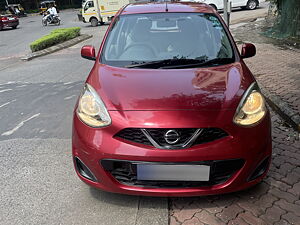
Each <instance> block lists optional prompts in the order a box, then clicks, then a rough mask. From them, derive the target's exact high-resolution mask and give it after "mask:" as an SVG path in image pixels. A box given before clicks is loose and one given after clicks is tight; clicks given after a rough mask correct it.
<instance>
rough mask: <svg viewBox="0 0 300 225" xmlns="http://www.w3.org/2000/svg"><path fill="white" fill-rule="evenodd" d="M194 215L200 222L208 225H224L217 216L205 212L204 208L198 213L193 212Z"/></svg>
mask: <svg viewBox="0 0 300 225" xmlns="http://www.w3.org/2000/svg"><path fill="white" fill-rule="evenodd" d="M195 217H197V218H198V219H199V220H200V221H201V222H202V223H205V224H209V225H223V224H224V225H225V223H223V222H222V220H220V219H219V218H217V217H215V216H214V214H210V213H208V212H206V211H205V210H202V211H201V212H199V213H196V214H195Z"/></svg>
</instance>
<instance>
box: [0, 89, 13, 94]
mask: <svg viewBox="0 0 300 225" xmlns="http://www.w3.org/2000/svg"><path fill="white" fill-rule="evenodd" d="M6 91H12V89H3V90H0V93H3V92H6Z"/></svg>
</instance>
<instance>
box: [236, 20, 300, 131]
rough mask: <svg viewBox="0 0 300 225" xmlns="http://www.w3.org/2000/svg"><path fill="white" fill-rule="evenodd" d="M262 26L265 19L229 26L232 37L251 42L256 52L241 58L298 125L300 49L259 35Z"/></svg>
mask: <svg viewBox="0 0 300 225" xmlns="http://www.w3.org/2000/svg"><path fill="white" fill-rule="evenodd" d="M265 26H266V24H265V21H258V22H252V23H248V24H246V25H243V26H240V27H236V28H234V27H233V28H232V30H231V31H232V33H233V35H234V37H235V39H236V40H238V41H241V42H250V43H254V44H255V46H256V50H257V53H256V56H254V57H252V58H249V59H245V62H246V63H247V65H248V67H249V68H250V70H251V71H252V73H253V74H254V76H255V78H256V79H257V81H258V82H259V84H260V85H261V86H262V87H264V88H265V89H266V90H268V92H269V94H270V95H271V96H274V97H276V98H277V102H276V104H277V105H280V104H281V103H282V102H283V103H284V105H283V106H282V110H283V111H288V113H287V114H288V115H289V116H290V117H291V118H293V119H294V120H295V121H296V124H298V125H299V122H300V117H299V114H300V49H296V48H293V47H290V46H287V45H285V44H283V43H282V42H281V41H276V40H275V39H271V38H267V37H266V36H264V35H262V33H263V32H264V28H265ZM287 108H288V109H287ZM296 117H297V119H296ZM299 129H300V127H299Z"/></svg>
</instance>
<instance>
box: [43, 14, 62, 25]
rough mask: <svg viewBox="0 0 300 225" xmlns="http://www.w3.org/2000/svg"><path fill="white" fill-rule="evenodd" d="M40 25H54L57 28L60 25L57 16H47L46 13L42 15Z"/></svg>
mask: <svg viewBox="0 0 300 225" xmlns="http://www.w3.org/2000/svg"><path fill="white" fill-rule="evenodd" d="M42 24H43V26H47V25H48V24H54V25H57V26H59V25H60V17H59V16H58V15H56V16H52V15H49V14H48V13H44V14H43V18H42Z"/></svg>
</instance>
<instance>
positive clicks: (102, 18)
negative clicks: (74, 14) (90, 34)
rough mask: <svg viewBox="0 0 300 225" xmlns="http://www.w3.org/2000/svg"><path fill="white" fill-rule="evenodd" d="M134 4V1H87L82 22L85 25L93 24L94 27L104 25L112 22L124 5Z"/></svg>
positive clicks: (83, 6)
mask: <svg viewBox="0 0 300 225" xmlns="http://www.w3.org/2000/svg"><path fill="white" fill-rule="evenodd" d="M131 2H133V1H132V0H86V1H85V2H84V1H83V4H82V20H83V22H84V23H91V25H92V26H93V27H95V26H97V25H98V23H100V24H103V23H105V22H108V21H111V19H112V18H113V17H114V15H115V14H116V13H117V12H118V10H119V9H120V8H122V7H123V6H124V5H127V4H129V3H131Z"/></svg>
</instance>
